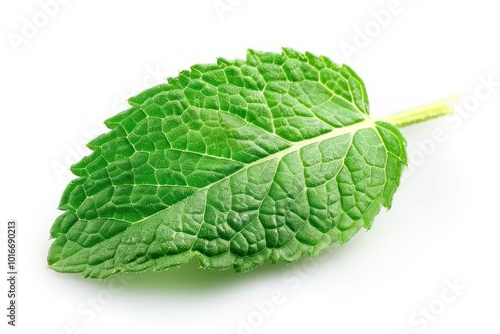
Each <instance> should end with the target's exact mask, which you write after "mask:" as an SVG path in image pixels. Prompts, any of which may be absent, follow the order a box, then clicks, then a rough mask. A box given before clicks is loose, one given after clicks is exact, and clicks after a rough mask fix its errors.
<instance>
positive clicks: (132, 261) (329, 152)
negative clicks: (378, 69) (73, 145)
mask: <svg viewBox="0 0 500 334" xmlns="http://www.w3.org/2000/svg"><path fill="white" fill-rule="evenodd" d="M129 102H130V105H131V108H130V109H129V110H126V111H124V112H122V113H120V114H118V115H116V116H114V117H112V118H111V119H108V120H107V121H106V122H105V124H106V125H107V126H108V127H109V128H110V129H111V131H110V132H109V133H106V134H104V135H101V136H99V137H98V138H96V139H94V140H93V141H91V142H90V143H89V144H88V147H89V148H90V149H92V150H93V153H92V154H91V155H90V156H87V157H85V158H83V159H82V160H81V161H80V162H78V163H77V164H75V165H74V166H72V168H71V170H72V172H73V173H74V174H75V175H76V176H77V177H78V178H77V179H75V180H73V181H71V182H70V184H69V185H68V187H67V188H66V190H65V191H64V194H63V196H62V199H61V202H60V206H59V208H60V209H61V210H64V213H63V214H62V215H60V216H59V217H58V218H57V219H56V221H55V223H54V225H53V227H52V230H51V236H52V237H53V238H55V241H54V242H53V244H52V245H51V248H50V251H49V256H48V262H49V267H50V268H52V269H54V270H56V271H59V272H69V273H82V274H83V276H84V277H93V278H105V277H107V276H109V275H111V274H113V273H117V272H121V271H129V272H138V271H144V270H146V269H148V268H152V269H153V270H164V269H167V268H169V267H171V266H177V265H181V264H183V263H186V262H187V261H189V260H190V259H191V258H192V257H193V256H198V257H199V258H200V263H201V266H203V267H208V268H227V267H234V268H235V270H236V271H245V270H248V269H251V268H254V267H256V266H258V265H260V264H262V263H264V262H266V261H268V260H271V261H272V262H276V261H286V262H290V261H293V260H295V259H297V258H298V257H300V256H301V255H302V254H303V253H306V254H308V255H310V256H316V255H317V254H319V253H320V252H321V251H322V250H323V249H324V248H325V247H327V246H328V245H330V244H331V243H334V242H339V243H341V244H343V243H345V242H347V241H348V240H349V239H351V238H352V237H353V235H354V234H355V233H356V232H358V231H359V230H360V229H361V228H362V227H364V228H366V229H369V228H370V227H371V225H372V222H373V220H374V218H375V216H376V215H377V213H378V212H379V210H380V209H381V207H382V206H384V207H386V208H389V207H390V206H391V200H392V198H393V195H394V193H395V191H396V188H397V186H398V184H399V182H400V178H401V173H402V171H403V168H404V166H405V164H406V142H405V139H404V138H403V136H402V135H401V133H400V131H399V130H398V128H397V127H396V126H394V125H392V124H390V123H387V122H384V121H375V120H373V119H372V118H371V117H370V115H369V105H368V98H367V94H366V91H365V87H364V84H363V82H362V80H361V79H360V78H359V77H358V76H357V75H356V74H355V73H354V72H353V70H351V69H350V68H349V67H348V66H346V65H342V66H339V65H337V64H335V63H334V62H332V61H331V60H330V59H328V58H326V57H324V56H315V55H313V54H311V53H307V52H306V53H305V54H302V53H299V52H297V51H295V50H292V49H283V53H282V54H277V53H270V52H256V51H253V50H249V51H248V53H247V57H246V60H240V59H236V60H227V59H223V58H219V59H218V60H217V64H208V65H195V66H192V67H191V69H190V71H182V72H180V74H179V76H178V77H177V78H170V79H168V84H162V85H158V86H156V87H153V88H151V89H148V90H146V91H144V92H143V93H141V94H139V95H137V96H135V97H133V98H131V99H130V100H129Z"/></svg>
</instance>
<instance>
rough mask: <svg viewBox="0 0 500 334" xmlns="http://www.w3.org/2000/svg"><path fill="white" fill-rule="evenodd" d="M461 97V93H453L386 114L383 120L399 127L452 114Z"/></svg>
mask: <svg viewBox="0 0 500 334" xmlns="http://www.w3.org/2000/svg"><path fill="white" fill-rule="evenodd" d="M459 98H460V95H458V94H457V95H453V96H451V97H448V98H446V99H442V100H439V101H436V102H432V103H429V104H426V105H423V106H419V107H416V108H412V109H408V110H405V111H401V112H398V113H395V114H392V115H389V116H386V117H384V118H382V119H381V120H382V121H384V122H388V123H391V124H394V125H396V126H398V127H404V126H408V125H412V124H416V123H420V122H424V121H427V120H430V119H433V118H437V117H441V116H446V115H450V114H452V113H453V107H454V105H455V104H456V102H457V100H458V99H459Z"/></svg>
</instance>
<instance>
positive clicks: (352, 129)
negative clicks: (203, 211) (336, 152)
mask: <svg viewBox="0 0 500 334" xmlns="http://www.w3.org/2000/svg"><path fill="white" fill-rule="evenodd" d="M374 123H375V121H374V120H372V119H371V118H368V117H367V118H365V119H364V120H363V121H361V122H359V123H355V124H351V125H348V126H345V127H342V128H335V129H333V130H332V131H330V132H327V133H325V134H322V135H320V136H317V137H313V138H309V139H306V140H303V141H300V142H296V143H293V145H291V146H290V147H288V148H286V149H284V150H283V151H279V152H276V153H273V154H270V155H268V156H266V157H264V158H262V159H258V160H255V161H252V162H251V163H249V164H246V165H243V167H242V168H240V169H238V170H236V171H234V172H233V173H231V174H228V175H227V176H225V177H223V178H222V179H220V180H217V181H216V182H214V183H211V184H208V185H206V186H204V187H203V188H198V189H197V190H196V191H195V192H193V193H192V194H191V195H189V196H186V197H184V198H183V199H181V200H180V201H178V202H176V203H174V204H172V205H171V206H169V207H168V208H166V209H163V210H161V211H158V212H156V213H154V214H152V215H150V216H147V217H144V218H142V219H140V220H138V221H136V222H133V223H130V225H131V226H132V225H136V224H139V223H141V222H143V221H145V220H147V219H151V218H154V217H155V216H159V215H161V214H165V213H166V212H168V211H169V210H170V209H171V208H172V207H174V206H175V205H177V204H178V203H180V202H182V201H185V200H187V199H188V198H190V197H192V196H195V195H196V194H199V193H200V192H203V191H206V190H208V189H209V188H210V187H212V186H214V185H216V184H218V183H219V182H224V181H225V180H227V179H229V178H230V177H231V176H233V175H235V174H236V173H239V172H241V171H242V170H244V169H250V168H252V167H253V166H255V165H258V164H261V163H265V162H267V161H271V160H274V159H276V158H278V159H281V158H283V157H284V156H285V155H287V154H289V153H292V152H295V151H299V150H300V149H302V148H304V147H306V146H308V145H311V144H315V143H320V142H323V141H325V140H328V139H331V138H335V137H338V136H342V135H345V134H348V133H352V134H354V133H356V132H357V131H359V130H361V129H367V128H371V127H373V126H374Z"/></svg>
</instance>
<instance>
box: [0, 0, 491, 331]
mask: <svg viewBox="0 0 500 334" xmlns="http://www.w3.org/2000/svg"><path fill="white" fill-rule="evenodd" d="M47 2H51V1H49V0H42V1H41V2H39V1H33V0H27V1H26V0H25V1H8V2H7V1H4V2H2V4H1V5H0V22H1V29H2V31H1V35H0V37H1V38H0V45H1V47H2V53H1V57H2V58H1V59H0V66H1V67H2V70H1V72H0V73H1V76H0V80H1V92H2V93H1V96H2V98H1V115H2V117H1V121H0V122H1V123H0V124H1V126H2V129H1V131H0V135H1V138H0V139H1V140H0V143H1V149H2V158H1V168H2V171H1V174H0V177H1V188H2V198H1V202H0V203H1V206H0V215H1V216H0V221H1V222H2V225H1V226H3V227H2V228H1V234H0V236H1V242H2V245H1V251H0V253H1V254H5V253H6V247H5V240H6V237H5V232H6V227H5V224H6V222H7V220H8V219H12V218H15V219H17V220H18V223H19V237H18V243H19V272H20V278H19V286H18V289H19V299H18V303H19V309H18V327H17V328H15V329H12V328H10V327H9V328H8V330H9V333H11V332H12V333H14V332H22V333H28V332H29V333H109V332H114V333H129V332H130V333H135V332H141V331H142V332H146V331H151V330H154V331H155V332H158V333H303V332H308V333H318V332H320V333H322V332H328V333H343V334H351V333H352V334H354V333H384V334H387V333H389V334H392V333H394V334H403V333H407V334H413V333H424V332H425V333H486V332H487V333H498V332H499V331H500V325H499V324H498V321H497V318H498V312H499V311H500V306H499V298H500V294H499V288H498V282H500V275H499V271H498V265H499V260H498V254H500V246H499V243H498V241H497V240H498V236H499V235H500V228H499V225H500V221H499V218H498V217H499V215H498V213H497V212H496V210H498V208H499V204H498V198H499V196H498V193H497V191H498V188H499V185H498V164H497V161H498V160H496V155H498V143H499V131H498V121H499V116H498V115H499V112H500V109H499V104H500V98H499V95H500V86H499V84H498V82H499V81H500V68H499V65H498V63H499V59H500V52H499V48H498V33H499V32H500V24H499V23H498V22H499V21H498V17H497V14H498V13H497V12H498V10H496V9H495V8H493V7H491V6H493V5H492V4H493V2H491V1H486V0H476V1H451V0H447V1H439V2H437V1H431V0H420V1H410V0H401V1H400V5H399V7H398V9H399V11H398V12H397V13H395V14H391V17H390V20H388V19H387V18H386V21H390V22H385V23H384V24H385V26H383V27H382V26H381V25H380V24H379V23H376V22H377V21H376V20H375V18H374V16H373V13H372V12H373V11H375V12H380V11H382V10H387V9H388V8H392V7H391V6H390V5H389V3H390V1H388V0H377V1H368V0H364V1H315V0H308V1H289V0H288V1H264V0H258V1H250V0H248V1H245V0H221V1H215V2H214V1H213V0H199V1H164V0H163V1H160V0H157V1H153V0H145V1H123V0H120V1H118V0H115V1H96V0H87V1H78V0H72V1H66V2H67V3H65V4H62V2H63V1H62V0H60V4H58V5H57V8H56V7H54V6H51V7H50V8H49V11H51V12H52V13H51V16H47V15H46V14H43V13H44V12H43V7H44V6H43V5H41V3H47ZM52 3H54V2H52ZM56 4H57V3H56ZM214 5H218V6H219V7H218V8H219V10H217V9H216V7H215V6H214ZM224 5H225V6H226V7H224ZM46 10H47V9H46ZM224 10H225V11H224ZM393 12H394V11H393ZM44 18H45V19H47V20H44ZM30 22H31V23H33V22H34V23H35V24H36V25H35V29H34V30H33V28H32V29H31V30H30V29H29V28H27V26H28V25H30ZM386 23H387V24H386ZM365 29H371V30H369V32H370V35H371V37H368V39H367V40H366V39H365V40H362V37H360V36H361V35H360V33H359V31H360V30H361V31H362V30H365ZM23 34H24V35H23ZM23 38H24V39H23ZM13 41H17V43H18V44H16V42H13ZM19 43H20V44H19ZM347 45H350V46H351V47H355V48H356V53H354V54H351V55H350V54H349V53H348V52H345V49H346V48H347ZM281 46H288V47H293V48H295V49H298V50H300V51H306V50H308V51H311V52H313V53H316V54H323V55H327V56H329V57H330V58H332V59H333V60H335V61H337V62H339V63H344V62H345V63H348V64H349V65H350V66H351V67H353V68H354V69H355V70H356V71H357V72H358V74H359V75H360V76H361V77H362V78H363V79H364V81H365V83H366V86H367V89H368V93H369V96H370V102H371V112H372V114H373V116H374V117H380V116H383V115H386V114H389V113H391V112H396V111H399V110H402V109H405V108H409V107H413V106H416V105H419V104H424V103H427V102H431V101H434V100H436V99H441V98H444V97H447V96H449V95H453V94H455V93H461V94H462V98H463V99H462V100H461V101H460V102H459V105H458V107H457V110H458V111H460V110H462V111H463V112H462V113H459V114H457V115H455V116H452V117H449V118H448V119H440V120H434V121H429V122H426V123H423V124H419V125H416V126H412V127H409V128H405V129H404V133H405V135H406V137H407V139H408V142H409V148H408V150H409V154H410V172H409V173H407V175H406V176H405V178H404V181H403V183H402V184H401V186H400V189H399V191H398V192H397V194H396V196H395V199H394V203H393V208H392V209H391V210H390V211H388V212H382V213H381V214H380V215H379V216H378V217H377V219H376V221H375V223H374V226H373V228H372V229H371V230H370V231H369V232H366V231H364V230H363V231H361V232H359V234H358V235H356V237H355V238H354V239H353V240H352V241H350V242H349V243H348V244H347V245H346V246H344V247H342V248H340V247H337V246H332V247H331V248H330V249H329V250H332V251H331V252H328V253H325V254H323V255H321V256H320V257H319V258H318V259H317V260H315V261H311V260H309V259H302V260H301V261H299V262H297V263H295V264H293V265H285V264H277V265H264V266H262V267H260V268H258V269H255V270H253V271H251V272H249V273H246V274H234V273H233V272H231V271H225V272H218V271H209V270H200V269H198V268H197V263H196V262H191V263H190V264H188V265H187V266H185V267H183V268H180V269H172V270H169V271H167V272H163V273H158V274H152V273H143V274H138V275H130V274H125V275H119V276H116V277H115V278H113V279H111V280H109V281H95V280H82V279H81V278H80V277H79V276H78V275H63V274H58V273H55V272H53V271H51V270H49V269H47V268H46V254H47V250H48V247H49V245H50V241H49V240H48V236H49V229H50V227H51V225H52V222H53V220H54V219H55V218H56V216H57V215H58V214H59V212H58V211H57V210H56V208H57V204H58V201H59V198H60V195H61V194H62V191H63V189H64V188H65V185H66V184H67V183H68V182H69V180H71V178H72V176H71V174H70V173H69V172H68V171H67V168H68V165H69V164H71V163H73V162H75V159H78V158H80V157H81V156H82V154H87V153H88V151H85V150H84V148H83V145H84V143H86V142H87V141H88V140H89V139H91V138H93V137H94V136H95V135H97V134H98V133H100V132H102V131H105V130H104V129H103V127H102V125H101V124H102V122H103V120H105V119H106V118H108V117H110V116H112V115H114V114H116V113H117V112H119V111H121V110H123V109H124V108H125V107H126V104H125V100H126V98H128V97H130V96H131V95H133V94H135V93H136V92H138V91H139V90H142V89H144V88H145V87H147V86H151V85H154V84H156V83H157V82H160V81H163V78H165V77H167V76H175V75H176V74H177V71H178V70H182V69H186V68H188V67H189V66H190V65H192V64H195V63H207V62H213V61H214V60H215V58H216V57H217V56H223V57H226V58H234V57H240V58H241V57H244V56H245V49H246V48H254V49H257V50H263V51H279V50H280V47H281ZM343 50H344V51H343ZM351 51H352V49H351ZM481 78H483V79H481ZM488 78H489V79H488ZM482 80H483V81H484V80H493V81H494V82H496V87H490V89H491V92H489V91H488V90H487V87H485V86H484V84H482V83H481V82H482ZM478 87H479V88H478ZM475 94H476V95H477V94H479V97H480V98H478V97H477V96H476V95H475ZM485 95H488V96H485ZM436 134H439V135H436ZM5 258H6V256H0V259H2V260H1V261H2V264H1V266H0V267H1V268H2V272H3V273H4V274H5V271H6V270H5V264H4V263H5V262H6V260H5ZM4 274H2V275H1V276H0V277H4V276H3V275H4ZM118 279H119V280H118ZM2 282H3V283H2V284H1V289H2V290H1V291H0V295H1V296H2V298H1V301H0V303H1V305H2V306H1V309H2V310H4V311H2V315H1V317H0V319H2V320H1V321H2V324H1V326H2V327H3V328H6V327H8V326H7V325H6V320H7V319H6V317H5V313H6V311H5V307H4V306H6V303H7V298H6V291H7V287H6V285H5V279H2ZM450 284H452V285H453V284H458V285H459V286H460V287H459V288H458V291H455V292H453V291H452V290H449V288H448V286H449V285H450ZM277 296H279V298H277ZM273 300H274V301H273ZM257 305H265V307H266V309H265V310H264V311H262V309H261V308H259V306H257ZM426 310H427V311H426ZM424 312H428V313H429V314H428V315H427V318H426V316H424V315H423V313H424ZM1 331H2V332H4V329H2V330H1Z"/></svg>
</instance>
